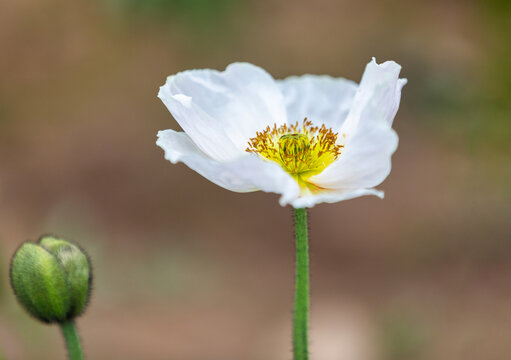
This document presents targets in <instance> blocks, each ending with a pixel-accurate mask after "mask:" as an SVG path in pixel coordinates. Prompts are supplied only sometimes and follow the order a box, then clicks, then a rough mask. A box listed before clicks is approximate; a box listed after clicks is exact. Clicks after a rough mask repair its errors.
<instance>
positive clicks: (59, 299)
mask: <svg viewBox="0 0 511 360" xmlns="http://www.w3.org/2000/svg"><path fill="white" fill-rule="evenodd" d="M10 272H11V285H12V288H13V290H14V293H15V294H16V297H17V298H18V300H19V302H20V303H21V305H22V306H23V307H24V308H25V309H26V310H27V311H28V312H29V313H30V314H31V315H33V316H34V317H35V318H37V319H39V320H41V321H43V322H46V323H52V322H63V321H67V320H70V319H73V318H75V317H76V316H78V315H80V314H82V313H83V311H84V310H85V307H86V305H87V302H88V300H89V297H90V291H91V282H92V269H91V266H90V261H89V258H88V257H87V255H86V254H85V252H84V251H83V250H82V249H80V248H79V247H78V246H76V245H74V244H72V243H70V242H68V241H65V240H61V239H57V238H55V237H53V236H44V237H42V238H41V240H39V242H38V243H37V244H35V243H32V242H26V243H24V244H23V245H21V247H20V248H19V249H18V250H17V251H16V253H15V254H14V256H13V258H12V262H11V271H10Z"/></svg>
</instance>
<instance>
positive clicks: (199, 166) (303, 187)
mask: <svg viewBox="0 0 511 360" xmlns="http://www.w3.org/2000/svg"><path fill="white" fill-rule="evenodd" d="M400 70H401V66H399V65H398V64H396V63H395V62H393V61H387V62H385V63H383V64H377V63H376V61H375V60H374V59H373V60H372V61H371V62H370V63H369V64H367V66H366V69H365V72H364V75H363V76H362V80H361V82H360V85H358V84H356V83H355V82H353V81H350V80H346V79H342V78H332V77H329V76H316V75H304V76H298V77H294V76H293V77H289V78H287V79H284V80H274V79H273V78H272V76H271V75H270V74H268V73H267V72H266V71H264V70H263V69H261V68H259V67H257V66H255V65H251V64H248V63H234V64H231V65H229V66H228V67H227V68H226V69H225V71H222V72H220V71H216V70H190V71H184V72H181V73H178V74H176V75H172V76H169V77H168V78H167V82H166V83H165V85H163V86H162V87H161V88H160V92H159V93H158V97H159V98H160V99H161V100H162V101H163V103H164V104H165V105H166V106H167V108H168V109H169V111H170V112H171V113H172V115H173V116H174V118H175V119H176V121H177V122H178V123H179V125H181V128H182V129H183V130H184V132H177V131H174V130H163V131H160V132H158V140H157V142H156V144H157V145H158V146H160V147H161V148H162V149H163V150H164V151H165V158H166V159H167V160H170V161H171V162H172V163H174V164H175V163H177V162H179V161H181V162H183V163H185V164H186V165H187V166H188V167H190V168H191V169H193V170H195V171H196V172H198V173H199V174H201V175H202V176H204V177H205V178H207V179H208V180H210V181H212V182H214V183H215V184H217V185H219V186H221V187H223V188H226V189H228V190H231V191H236V192H249V191H256V190H262V191H267V192H274V193H278V194H281V195H282V196H281V198H280V204H281V205H283V206H284V205H286V204H291V205H292V206H294V207H295V208H302V207H312V206H314V205H315V204H317V203H320V202H337V201H341V200H346V199H351V198H354V197H358V196H362V195H376V196H379V197H383V192H381V191H379V190H376V189H374V187H375V186H377V185H379V184H380V183H381V182H382V181H383V180H384V179H385V178H386V177H387V175H388V174H389V173H390V168H391V162H390V158H391V155H392V153H394V151H395V150H396V148H397V143H398V137H397V135H396V133H395V132H394V130H393V129H392V121H393V120H394V116H395V115H396V112H397V110H398V107H399V101H400V98H401V88H402V87H403V85H405V84H406V79H399V71H400Z"/></svg>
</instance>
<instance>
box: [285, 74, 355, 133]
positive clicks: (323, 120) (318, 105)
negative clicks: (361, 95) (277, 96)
mask: <svg viewBox="0 0 511 360" xmlns="http://www.w3.org/2000/svg"><path fill="white" fill-rule="evenodd" d="M277 83H278V85H279V87H280V89H281V91H282V93H283V95H284V101H285V103H286V111H287V119H288V122H289V123H291V124H294V123H295V122H297V121H298V122H301V121H302V120H303V119H304V118H305V117H307V119H309V120H310V121H312V122H313V123H314V124H315V125H317V126H321V125H322V124H325V126H326V127H327V128H331V129H333V130H334V131H338V130H339V128H340V127H341V125H342V124H343V122H344V120H345V119H346V117H347V116H348V113H349V111H350V107H351V104H352V102H353V98H354V97H355V93H356V91H357V87H358V85H357V84H356V83H355V82H353V81H351V80H346V79H342V78H333V77H330V76H327V75H321V76H318V75H303V76H291V77H288V78H286V79H284V80H277Z"/></svg>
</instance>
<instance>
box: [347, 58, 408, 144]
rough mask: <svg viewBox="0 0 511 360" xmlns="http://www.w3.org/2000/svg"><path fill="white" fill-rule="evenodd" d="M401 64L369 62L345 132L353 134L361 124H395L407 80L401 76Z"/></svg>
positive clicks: (362, 125)
mask: <svg viewBox="0 0 511 360" xmlns="http://www.w3.org/2000/svg"><path fill="white" fill-rule="evenodd" d="M400 71H401V65H399V64H397V63H395V62H394V61H386V62H384V63H383V64H377V63H376V60H375V59H374V58H373V60H372V61H371V62H370V63H369V64H367V66H366V69H365V71H364V75H363V76H362V80H361V81H360V86H359V87H358V90H357V93H356V95H355V99H354V100H353V104H352V107H351V110H350V112H349V115H348V117H347V118H346V121H345V122H344V124H343V126H342V129H341V132H342V133H344V134H346V135H347V136H348V137H350V136H351V135H352V134H354V133H355V132H356V131H357V129H358V128H359V127H366V126H371V125H372V124H373V123H381V122H385V123H386V124H387V125H388V126H389V127H390V126H392V122H393V121H394V117H395V116H396V113H397V110H398V108H399V102H400V100H401V89H402V87H403V86H404V85H405V84H406V82H407V80H406V79H399V72H400Z"/></svg>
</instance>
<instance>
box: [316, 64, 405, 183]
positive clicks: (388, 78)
mask: <svg viewBox="0 0 511 360" xmlns="http://www.w3.org/2000/svg"><path fill="white" fill-rule="evenodd" d="M400 69H401V66H399V65H398V64H396V63H395V62H393V61H387V62H385V63H383V64H381V65H378V64H376V61H375V60H374V59H373V61H372V62H370V63H369V64H368V65H367V67H366V71H365V72H364V75H363V77H362V81H361V83H360V87H359V89H358V91H357V94H356V96H355V99H354V101H353V106H352V109H351V111H350V113H349V115H348V117H347V119H346V121H345V123H344V124H343V126H342V129H341V134H343V135H346V137H345V140H344V141H345V142H344V146H345V147H344V150H343V152H342V154H341V155H340V156H339V158H338V159H337V161H335V162H334V163H333V164H332V165H330V166H329V167H327V168H326V169H325V170H324V171H323V172H322V173H321V174H319V175H316V176H314V177H312V178H311V179H310V181H311V182H313V183H314V184H316V185H318V186H321V187H324V188H327V189H341V188H342V189H344V188H351V189H354V188H372V187H374V186H377V185H379V184H380V183H381V182H382V181H383V180H385V178H386V177H387V176H388V174H389V173H390V170H391V156H392V154H393V153H394V151H395V150H396V148H397V145H398V137H397V135H396V133H395V132H394V130H392V127H391V126H392V121H393V120H394V116H395V115H396V112H397V109H398V107H399V102H400V99H401V88H402V87H403V86H404V84H405V83H406V80H405V79H399V78H398V77H399V71H400Z"/></svg>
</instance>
